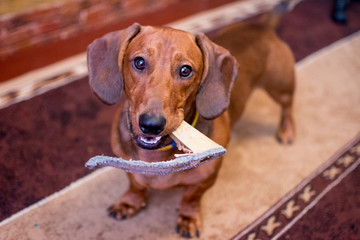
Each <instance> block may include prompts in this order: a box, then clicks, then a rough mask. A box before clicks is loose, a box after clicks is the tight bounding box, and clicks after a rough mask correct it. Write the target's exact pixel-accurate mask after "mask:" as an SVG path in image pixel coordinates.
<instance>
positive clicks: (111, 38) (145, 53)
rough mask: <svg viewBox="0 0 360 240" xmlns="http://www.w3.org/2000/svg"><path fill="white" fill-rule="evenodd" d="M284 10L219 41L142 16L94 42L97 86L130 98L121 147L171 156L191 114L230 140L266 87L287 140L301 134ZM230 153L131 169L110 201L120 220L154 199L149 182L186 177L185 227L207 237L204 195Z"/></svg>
mask: <svg viewBox="0 0 360 240" xmlns="http://www.w3.org/2000/svg"><path fill="white" fill-rule="evenodd" d="M282 12H283V11H279V9H277V10H274V11H273V12H272V13H271V14H269V16H270V15H271V16H270V18H269V19H268V20H267V21H263V20H262V21H259V22H257V23H250V24H249V23H248V24H243V23H239V24H235V25H232V26H230V27H227V28H226V29H223V30H222V32H221V33H219V34H218V36H217V37H216V38H214V39H213V40H212V41H211V40H209V39H208V38H207V37H206V36H205V35H204V34H197V35H193V34H190V33H187V32H184V31H180V30H175V29H172V28H168V27H150V26H146V27H144V26H140V25H138V24H134V25H132V26H130V27H128V28H127V29H124V30H121V31H117V32H112V33H109V34H107V35H105V36H104V37H102V38H99V39H97V40H95V41H94V42H93V43H92V44H91V45H89V47H88V67H89V79H90V85H91V88H92V89H93V91H94V92H95V94H96V95H97V96H98V97H99V98H100V99H101V100H102V101H104V102H105V103H108V104H115V103H117V102H120V106H119V109H118V111H117V113H116V116H115V119H114V121H113V126H112V135H111V143H112V149H113V151H114V153H115V154H116V155H117V156H119V157H122V158H128V159H130V158H131V159H141V160H143V161H148V162H154V161H166V160H170V159H173V158H174V154H175V153H178V151H177V150H176V149H168V148H166V149H165V150H164V149H162V150H159V149H160V148H163V147H164V146H166V145H168V144H170V142H171V139H170V138H169V134H170V133H171V132H173V131H174V130H175V129H176V128H177V127H178V126H179V125H180V123H181V122H182V121H183V120H186V121H187V122H189V123H191V122H193V120H194V118H195V115H196V114H197V113H198V114H199V115H200V117H199V120H198V121H197V123H196V126H195V127H196V128H197V129H198V130H200V131H201V132H203V133H204V134H206V135H207V136H208V137H209V138H211V139H212V140H214V141H215V142H217V143H218V144H220V145H222V146H224V147H226V145H227V143H228V141H229V139H230V131H231V127H232V126H233V124H234V123H235V122H236V120H237V119H239V117H240V116H241V114H242V112H243V110H244V107H245V104H246V101H247V99H248V97H249V95H250V93H251V91H252V90H253V89H254V88H255V87H257V86H260V87H262V88H263V89H265V90H266V91H267V92H268V93H269V94H270V96H271V97H272V98H273V99H274V100H275V101H276V102H278V103H279V104H280V105H281V107H282V112H281V116H280V125H279V129H278V132H277V137H278V139H279V140H280V141H281V142H283V143H291V142H292V141H293V140H294V138H295V131H294V123H293V119H292V116H291V106H292V102H293V93H294V87H295V81H294V78H295V77H294V58H293V55H292V53H291V51H290V49H289V47H288V46H287V45H286V44H285V43H284V42H283V41H281V40H280V39H279V38H278V37H277V36H276V34H275V32H274V28H275V26H276V25H277V24H276V23H277V21H278V19H279V17H280V15H281V14H282ZM221 162H222V158H218V159H216V160H213V161H210V162H208V163H206V164H203V165H201V166H199V167H197V168H193V169H190V170H186V171H182V172H176V173H172V174H169V175H165V176H161V175H159V176H157V175H140V174H128V176H129V179H130V186H129V189H128V190H127V191H126V192H125V193H124V194H123V195H122V196H121V197H120V198H119V199H118V200H117V201H116V202H115V203H114V204H113V205H112V206H111V207H110V208H109V210H108V211H109V214H110V216H112V217H114V218H116V219H125V218H129V217H132V216H133V215H135V214H136V213H137V212H138V211H140V210H141V208H143V207H145V206H146V202H147V199H146V189H147V188H155V189H166V188H172V187H175V186H183V187H184V192H183V199H182V201H181V205H180V209H179V215H178V219H177V232H178V233H179V234H180V235H181V236H183V237H193V236H199V234H200V231H201V226H202V223H201V216H200V199H201V197H202V195H203V193H204V192H205V191H206V190H207V189H208V188H210V187H211V186H212V185H213V184H214V182H215V179H216V176H217V174H218V171H219V168H220V166H221Z"/></svg>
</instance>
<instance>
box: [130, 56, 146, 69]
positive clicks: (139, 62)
mask: <svg viewBox="0 0 360 240" xmlns="http://www.w3.org/2000/svg"><path fill="white" fill-rule="evenodd" d="M133 65H134V67H135V68H136V69H138V70H144V69H145V60H144V59H143V58H142V57H136V58H135V59H134V60H133Z"/></svg>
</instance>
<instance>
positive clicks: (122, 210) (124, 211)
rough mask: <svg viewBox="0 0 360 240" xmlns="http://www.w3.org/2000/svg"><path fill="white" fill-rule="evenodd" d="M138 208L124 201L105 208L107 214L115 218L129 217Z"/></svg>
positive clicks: (138, 209) (139, 208)
mask: <svg viewBox="0 0 360 240" xmlns="http://www.w3.org/2000/svg"><path fill="white" fill-rule="evenodd" d="M140 210H141V207H135V206H131V205H129V204H126V203H121V204H116V205H115V204H114V205H112V206H110V207H109V208H108V209H107V211H108V214H109V216H110V217H112V218H114V219H116V220H125V219H127V218H131V217H133V216H134V215H135V214H136V213H138V212H139V211H140Z"/></svg>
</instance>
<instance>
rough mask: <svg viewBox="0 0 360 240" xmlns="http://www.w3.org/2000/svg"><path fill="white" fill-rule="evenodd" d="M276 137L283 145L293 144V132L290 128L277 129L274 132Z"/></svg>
mask: <svg viewBox="0 0 360 240" xmlns="http://www.w3.org/2000/svg"><path fill="white" fill-rule="evenodd" d="M276 139H277V141H278V142H279V143H281V144H285V145H291V144H293V142H294V140H295V134H294V131H292V130H291V129H290V130H289V129H286V130H281V129H280V130H279V131H278V132H277V134H276Z"/></svg>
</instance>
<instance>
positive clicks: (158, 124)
mask: <svg viewBox="0 0 360 240" xmlns="http://www.w3.org/2000/svg"><path fill="white" fill-rule="evenodd" d="M88 68H89V80H90V86H91V87H92V89H93V90H94V92H95V94H96V95H97V96H98V97H99V98H100V99H101V100H102V101H104V102H106V103H108V104H114V103H116V102H117V101H119V100H120V96H121V94H122V92H123V90H124V92H125V95H126V99H127V100H128V101H127V102H128V106H127V107H128V120H129V125H130V131H131V133H132V136H133V139H134V142H135V143H136V144H137V145H138V146H140V147H142V148H145V149H156V148H158V147H159V146H161V145H162V143H163V142H164V140H165V138H166V136H167V135H168V134H169V133H171V132H173V131H174V130H175V129H176V128H177V127H178V126H179V125H180V123H181V122H182V121H183V120H184V116H185V115H186V114H187V113H188V112H189V110H190V109H191V108H192V107H194V106H195V105H196V108H197V111H198V112H199V114H200V115H201V116H202V117H204V118H207V119H213V118H215V117H217V116H218V115H220V114H221V113H222V112H224V111H225V110H226V108H227V106H228V104H229V97H230V91H231V88H232V85H233V82H234V80H235V79H236V74H237V63H236V60H235V59H234V58H233V57H232V56H231V55H230V54H229V52H228V51H227V50H225V49H223V48H221V47H220V46H218V45H216V44H214V43H212V42H211V41H210V40H208V39H207V38H206V37H205V36H204V35H203V34H200V35H197V36H194V35H192V34H190V33H187V32H183V31H180V30H175V29H171V28H156V27H142V26H140V25H138V24H134V25H132V26H131V27H129V28H127V29H125V30H122V31H118V32H113V33H110V34H107V35H105V36H104V37H102V38H100V39H97V40H95V41H94V42H93V43H92V44H91V45H89V47H88Z"/></svg>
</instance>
